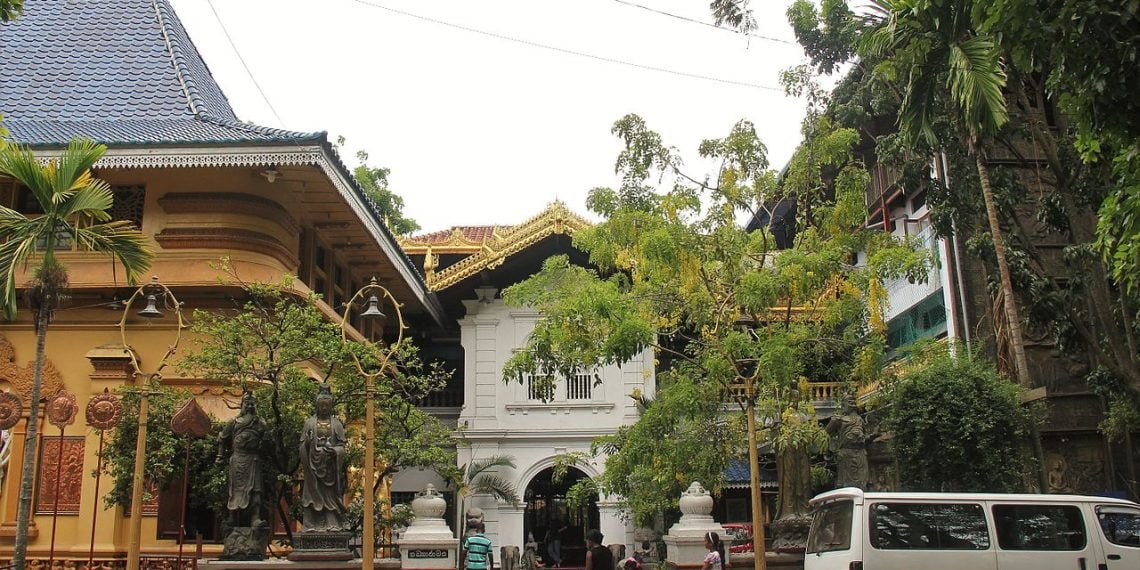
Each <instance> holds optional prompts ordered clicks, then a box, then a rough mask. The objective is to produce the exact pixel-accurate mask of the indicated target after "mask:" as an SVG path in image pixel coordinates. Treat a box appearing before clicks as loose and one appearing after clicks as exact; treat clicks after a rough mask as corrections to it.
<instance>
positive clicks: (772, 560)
mask: <svg viewBox="0 0 1140 570" xmlns="http://www.w3.org/2000/svg"><path fill="white" fill-rule="evenodd" d="M731 558H732V567H733V568H743V569H745V570H747V569H748V568H752V567H753V565H754V564H755V560H756V555H755V554H754V553H752V552H747V553H737V554H733V555H731ZM764 560H765V562H767V567H768V568H785V569H787V570H803V567H804V555H803V554H785V553H777V552H769V553H767V555H766V556H764ZM669 568H671V569H677V570H689V569H699V568H701V565H699V564H698V565H695V566H678V565H676V564H672V563H670V564H669Z"/></svg>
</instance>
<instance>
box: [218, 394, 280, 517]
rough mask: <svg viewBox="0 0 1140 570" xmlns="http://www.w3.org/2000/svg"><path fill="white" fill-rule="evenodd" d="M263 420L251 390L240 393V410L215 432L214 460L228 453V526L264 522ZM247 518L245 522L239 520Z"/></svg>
mask: <svg viewBox="0 0 1140 570" xmlns="http://www.w3.org/2000/svg"><path fill="white" fill-rule="evenodd" d="M266 429H267V428H266V426H265V422H263V421H261V418H259V417H257V401H256V399H255V398H254V397H253V392H250V391H248V390H247V391H246V392H245V393H244V394H243V395H242V397H241V413H240V414H239V415H238V417H236V418H234V419H232V420H230V421H229V423H227V424H226V425H225V427H224V428H222V433H221V435H219V436H218V458H217V460H218V462H221V461H223V460H225V458H226V456H229V470H228V472H227V475H228V479H229V498H228V500H227V501H226V508H227V509H228V510H229V512H230V518H229V524H230V526H231V527H238V526H249V527H250V528H258V527H262V526H268V523H267V522H266V521H264V520H262V518H261V491H262V485H263V483H262V477H261V450H262V448H263V442H264V439H265V433H266ZM246 520H248V521H249V522H248V524H242V523H244V522H245V521H246Z"/></svg>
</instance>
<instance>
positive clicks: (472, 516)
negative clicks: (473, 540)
mask: <svg viewBox="0 0 1140 570" xmlns="http://www.w3.org/2000/svg"><path fill="white" fill-rule="evenodd" d="M463 520H464V525H463V528H464V531H463V538H469V537H471V536H474V535H475V530H474V528H475V525H476V523H482V522H483V509H480V508H479V507H471V508H470V509H467V512H466V513H463Z"/></svg>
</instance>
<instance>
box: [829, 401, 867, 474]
mask: <svg viewBox="0 0 1140 570" xmlns="http://www.w3.org/2000/svg"><path fill="white" fill-rule="evenodd" d="M865 426H866V423H865V422H864V421H863V418H862V417H861V416H860V415H859V411H858V410H857V409H855V398H853V397H851V396H848V397H847V398H846V399H844V401H843V408H842V410H841V411H840V413H839V415H835V416H832V417H831V420H830V421H828V422H827V433H828V434H830V435H831V451H832V452H833V453H835V462H836V466H835V483H836V485H837V486H839V487H858V488H860V489H866V488H867V477H868V474H869V468H868V465H867V434H866V427H865Z"/></svg>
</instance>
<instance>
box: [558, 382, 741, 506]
mask: <svg viewBox="0 0 1140 570" xmlns="http://www.w3.org/2000/svg"><path fill="white" fill-rule="evenodd" d="M680 366H683V365H680ZM657 382H658V383H659V384H660V385H661V386H662V389H661V390H660V392H659V393H658V396H657V397H656V398H654V399H652V400H650V401H648V402H647V404H648V405H639V407H640V408H641V417H640V418H638V421H637V423H635V424H633V425H630V426H622V427H620V428H618V430H617V433H615V434H614V435H611V436H604V437H601V438H598V439H597V440H595V441H594V443H593V444H592V446H591V453H592V454H594V455H598V454H601V455H603V456H606V457H607V459H606V468H605V471H604V472H603V473H602V474H601V476H600V477H599V478H598V479H597V480H596V481H592V480H584V481H590V482H591V483H592V485H591V487H593V488H592V489H589V490H590V491H595V492H596V490H597V488H601V489H605V490H606V492H607V493H612V494H614V495H618V496H620V497H622V500H623V501H624V502H625V505H624V506H625V508H627V509H628V510H629V512H630V513H631V515H632V517H633V520H634V522H635V524H637V525H639V526H646V527H651V526H652V525H653V520H654V519H655V518H656V516H657V515H658V514H660V513H664V512H669V511H672V510H674V509H676V508H677V498H678V497H679V496H680V495H681V493H682V492H683V491H684V490H685V489H686V488H687V487H688V486H689V484H690V483H692V482H693V481H700V482H701V483H702V484H703V485H705V486H706V487H707V488H708V489H709V490H711V491H712V492H713V493H714V494H719V493H720V492H721V490H722V486H723V484H724V471H725V468H726V467H727V466H728V464H729V462H730V461H732V460H733V459H734V458H739V457H745V456H747V450H746V449H745V448H744V446H743V445H742V443H743V442H744V441H746V440H747V433H746V427H745V422H744V417H743V416H742V415H740V414H725V413H724V400H723V397H722V394H721V393H720V389H719V386H717V385H716V384H715V383H710V382H700V381H699V372H698V373H697V374H687V373H681V374H674V373H672V372H670V371H666V372H663V373H662V374H661V375H659V376H658V377H657ZM585 494H586V493H579V495H582V496H583V498H585Z"/></svg>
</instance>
